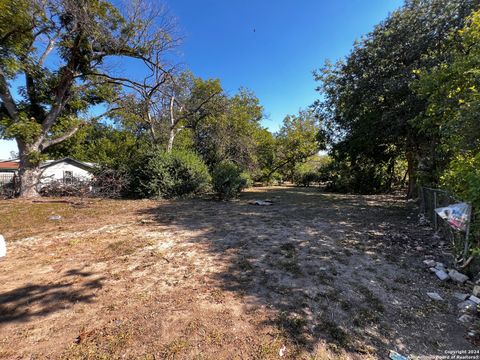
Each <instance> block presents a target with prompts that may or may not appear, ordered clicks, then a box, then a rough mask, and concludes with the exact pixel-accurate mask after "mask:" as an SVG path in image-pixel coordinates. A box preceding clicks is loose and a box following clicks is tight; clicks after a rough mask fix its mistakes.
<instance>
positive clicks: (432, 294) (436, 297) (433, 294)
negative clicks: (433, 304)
mask: <svg viewBox="0 0 480 360" xmlns="http://www.w3.org/2000/svg"><path fill="white" fill-rule="evenodd" d="M427 296H428V297H429V298H430V299H432V300H436V301H443V298H442V297H441V296H440V295H438V293H436V292H428V293H427Z"/></svg>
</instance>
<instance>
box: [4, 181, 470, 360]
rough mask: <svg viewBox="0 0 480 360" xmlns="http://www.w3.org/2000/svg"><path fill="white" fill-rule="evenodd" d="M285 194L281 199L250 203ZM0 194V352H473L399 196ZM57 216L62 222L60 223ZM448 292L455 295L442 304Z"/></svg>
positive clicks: (337, 355)
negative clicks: (4, 249) (2, 251)
mask: <svg viewBox="0 0 480 360" xmlns="http://www.w3.org/2000/svg"><path fill="white" fill-rule="evenodd" d="M266 198H269V199H272V200H273V201H274V205H272V206H265V207H263V206H254V205H250V204H249V201H251V200H252V199H266ZM43 201H44V202H31V201H20V200H11V201H1V202H0V233H2V234H3V235H4V236H5V237H6V239H7V243H8V251H9V252H8V256H7V257H6V258H5V259H4V260H1V261H0V358H5V359H115V358H123V359H176V358H178V359H278V358H280V357H279V350H280V349H281V348H282V347H285V348H286V354H285V355H284V356H283V357H282V358H283V359H285V358H295V359H297V358H301V359H368V358H372V359H377V358H378V359H385V358H386V357H387V356H388V350H390V349H395V350H397V351H399V352H401V353H403V354H407V355H411V356H412V355H415V356H420V355H433V354H443V353H444V351H445V350H459V349H474V347H473V345H472V344H471V343H470V342H468V341H467V340H466V339H465V329H464V328H463V327H462V326H461V325H460V324H459V323H458V322H457V317H458V314H457V311H456V302H455V301H454V300H453V298H452V296H451V294H452V292H453V291H454V290H459V289H458V286H456V285H453V284H441V283H440V282H439V281H436V280H435V279H434V278H433V277H432V275H431V274H429V273H428V272H427V271H426V270H425V268H424V266H423V264H422V260H423V259H424V256H425V255H427V254H433V255H435V256H436V258H437V259H438V258H443V259H445V260H448V259H447V258H446V256H447V255H446V254H447V248H446V247H445V246H443V247H442V246H441V245H439V240H435V239H434V238H433V237H432V232H431V231H430V230H429V229H427V228H421V227H419V226H418V225H417V221H416V219H417V218H416V213H415V211H416V210H415V208H414V205H412V204H408V203H406V202H405V201H404V200H402V199H401V198H400V197H396V196H354V195H336V194H326V193H321V192H320V191H318V189H315V188H294V187H270V188H256V189H252V190H250V191H248V192H246V193H244V194H243V195H242V197H241V198H240V200H238V201H233V202H215V201H211V200H177V201H128V200H117V201H114V200H79V199H76V200H72V201H67V202H65V201H64V199H62V200H60V199H58V201H57V200H53V201H52V200H43ZM52 214H58V215H61V216H62V217H63V218H62V220H60V221H53V220H48V217H49V216H50V215H52ZM428 291H436V292H438V293H440V294H441V295H442V296H443V297H444V298H445V299H446V301H444V302H434V301H432V300H429V299H428V298H427V296H426V292H428Z"/></svg>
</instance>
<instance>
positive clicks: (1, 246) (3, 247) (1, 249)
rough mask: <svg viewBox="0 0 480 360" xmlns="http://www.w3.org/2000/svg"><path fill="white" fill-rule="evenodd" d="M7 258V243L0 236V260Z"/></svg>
mask: <svg viewBox="0 0 480 360" xmlns="http://www.w3.org/2000/svg"><path fill="white" fill-rule="evenodd" d="M4 256H7V243H6V242H5V238H4V237H3V235H0V258H1V257H4Z"/></svg>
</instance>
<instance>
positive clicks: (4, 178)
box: [0, 172, 19, 198]
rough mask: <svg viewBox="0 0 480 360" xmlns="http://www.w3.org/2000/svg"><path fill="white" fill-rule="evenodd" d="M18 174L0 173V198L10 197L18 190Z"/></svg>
mask: <svg viewBox="0 0 480 360" xmlns="http://www.w3.org/2000/svg"><path fill="white" fill-rule="evenodd" d="M18 185H19V182H18V176H17V175H16V174H15V173H13V172H12V173H1V174H0V198H10V197H13V196H15V194H16V193H17V191H18Z"/></svg>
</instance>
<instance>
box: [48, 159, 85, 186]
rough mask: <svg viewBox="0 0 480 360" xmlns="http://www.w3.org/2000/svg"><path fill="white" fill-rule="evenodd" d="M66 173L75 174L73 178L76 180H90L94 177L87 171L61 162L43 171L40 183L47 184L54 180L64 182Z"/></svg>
mask: <svg viewBox="0 0 480 360" xmlns="http://www.w3.org/2000/svg"><path fill="white" fill-rule="evenodd" d="M64 171H71V172H72V173H73V177H74V178H76V179H81V180H90V179H91V178H92V177H93V175H92V173H90V172H89V171H87V170H84V169H82V168H79V167H78V166H75V165H73V164H70V163H67V162H60V163H58V164H55V165H51V166H49V167H47V168H45V169H44V170H43V173H42V177H41V180H40V182H41V183H42V184H46V183H48V182H50V181H52V180H63V172H64Z"/></svg>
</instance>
